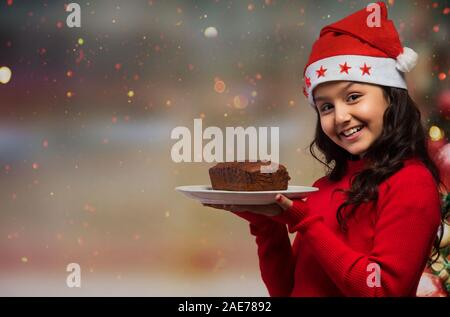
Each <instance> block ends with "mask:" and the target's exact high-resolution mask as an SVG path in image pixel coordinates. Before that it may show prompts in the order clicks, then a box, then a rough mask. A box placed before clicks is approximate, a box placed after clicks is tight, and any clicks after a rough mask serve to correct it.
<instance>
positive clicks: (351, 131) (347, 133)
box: [344, 127, 362, 136]
mask: <svg viewBox="0 0 450 317" xmlns="http://www.w3.org/2000/svg"><path fill="white" fill-rule="evenodd" d="M361 129H362V127H357V128H353V129H351V130H349V131H346V132H345V133H344V135H345V136H350V135H352V134H353V133H355V132H357V131H359V130H361Z"/></svg>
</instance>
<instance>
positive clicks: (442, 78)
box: [438, 73, 447, 80]
mask: <svg viewBox="0 0 450 317" xmlns="http://www.w3.org/2000/svg"><path fill="white" fill-rule="evenodd" d="M438 78H439V80H445V78H447V74H445V73H439V76H438Z"/></svg>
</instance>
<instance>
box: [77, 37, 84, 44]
mask: <svg viewBox="0 0 450 317" xmlns="http://www.w3.org/2000/svg"><path fill="white" fill-rule="evenodd" d="M78 44H79V45H83V44H84V40H83V39H82V38H81V37H80V38H79V39H78Z"/></svg>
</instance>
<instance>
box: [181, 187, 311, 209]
mask: <svg viewBox="0 0 450 317" xmlns="http://www.w3.org/2000/svg"><path fill="white" fill-rule="evenodd" d="M175 189H176V190H177V191H179V192H181V193H183V194H184V195H186V196H187V197H189V198H192V199H195V200H199V201H200V202H201V203H203V204H224V205H269V204H273V203H275V196H276V194H283V195H284V196H286V197H288V198H303V197H306V196H307V195H308V194H309V193H311V192H315V191H318V190H319V189H318V188H317V187H308V186H288V189H286V190H273V191H251V192H249V191H229V190H214V189H212V187H211V186H210V185H192V186H179V187H176V188H175Z"/></svg>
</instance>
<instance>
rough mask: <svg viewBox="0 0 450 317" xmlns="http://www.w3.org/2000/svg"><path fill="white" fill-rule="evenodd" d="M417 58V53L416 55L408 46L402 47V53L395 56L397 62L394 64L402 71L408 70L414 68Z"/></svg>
mask: <svg viewBox="0 0 450 317" xmlns="http://www.w3.org/2000/svg"><path fill="white" fill-rule="evenodd" d="M418 58H419V55H417V53H416V52H414V51H413V50H412V49H410V48H409V47H404V48H403V53H401V54H400V55H398V56H397V63H396V64H395V67H397V69H398V70H399V71H402V72H404V73H406V72H409V71H411V70H412V69H413V68H414V66H416V64H417V59H418Z"/></svg>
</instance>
